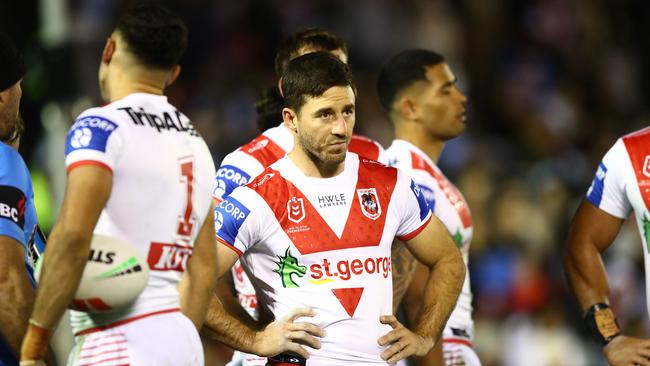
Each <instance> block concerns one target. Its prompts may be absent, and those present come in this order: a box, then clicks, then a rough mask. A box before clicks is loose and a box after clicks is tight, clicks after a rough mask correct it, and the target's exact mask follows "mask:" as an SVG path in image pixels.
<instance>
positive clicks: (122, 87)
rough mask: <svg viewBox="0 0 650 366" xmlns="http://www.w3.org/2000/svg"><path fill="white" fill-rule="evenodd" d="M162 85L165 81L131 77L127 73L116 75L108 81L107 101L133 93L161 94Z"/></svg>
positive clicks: (162, 90)
mask: <svg viewBox="0 0 650 366" xmlns="http://www.w3.org/2000/svg"><path fill="white" fill-rule="evenodd" d="M164 85H165V83H164V82H163V81H159V80H153V79H139V78H133V77H130V75H127V74H121V75H116V77H115V78H114V79H113V80H111V83H110V87H111V89H110V92H109V95H110V101H109V102H114V101H116V100H120V99H122V98H124V97H126V96H128V95H131V94H133V93H146V94H154V95H163V92H164Z"/></svg>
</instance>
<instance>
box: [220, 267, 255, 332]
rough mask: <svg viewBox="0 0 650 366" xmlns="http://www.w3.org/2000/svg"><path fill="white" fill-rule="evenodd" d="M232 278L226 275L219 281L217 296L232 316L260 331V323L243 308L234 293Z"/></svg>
mask: <svg viewBox="0 0 650 366" xmlns="http://www.w3.org/2000/svg"><path fill="white" fill-rule="evenodd" d="M232 287H233V285H232V276H230V275H228V274H226V275H224V276H222V277H221V278H220V279H219V280H218V281H217V287H216V290H215V292H216V294H217V296H218V297H219V300H220V301H221V305H222V306H223V307H224V309H225V310H226V311H227V312H228V313H229V314H230V315H232V316H234V317H235V318H236V319H237V320H239V321H240V322H242V323H244V324H246V326H248V327H249V328H251V329H258V327H259V326H260V325H259V322H258V321H256V320H255V319H253V317H251V316H250V314H248V312H247V311H246V309H244V308H243V307H242V305H241V304H240V303H239V299H238V298H237V294H235V293H233V288H232Z"/></svg>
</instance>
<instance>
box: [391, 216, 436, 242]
mask: <svg viewBox="0 0 650 366" xmlns="http://www.w3.org/2000/svg"><path fill="white" fill-rule="evenodd" d="M431 217H433V214H432V213H430V214H429V218H428V219H427V220H426V221H425V222H423V223H422V225H420V227H419V228H417V229H415V230H413V231H411V232H410V233H408V234H406V235H402V236H398V237H397V239H399V240H401V241H409V240H411V239H413V238H415V237H416V236H418V234H419V233H420V232H422V230H424V228H425V227H427V224H428V223H429V221H431Z"/></svg>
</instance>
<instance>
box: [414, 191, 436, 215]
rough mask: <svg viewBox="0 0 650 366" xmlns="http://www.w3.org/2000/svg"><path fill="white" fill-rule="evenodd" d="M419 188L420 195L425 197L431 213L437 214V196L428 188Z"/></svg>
mask: <svg viewBox="0 0 650 366" xmlns="http://www.w3.org/2000/svg"><path fill="white" fill-rule="evenodd" d="M418 187H419V188H420V193H421V194H422V195H423V196H424V200H425V201H426V202H427V204H428V205H429V209H430V210H431V212H435V210H436V194H435V192H433V190H431V189H430V188H429V187H427V186H423V185H420V184H418Z"/></svg>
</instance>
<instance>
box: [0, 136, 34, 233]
mask: <svg viewBox="0 0 650 366" xmlns="http://www.w3.org/2000/svg"><path fill="white" fill-rule="evenodd" d="M0 145H4V144H2V143H0ZM30 195H31V181H30V178H29V171H28V170H27V166H26V165H25V162H24V161H23V160H22V158H21V157H20V155H19V154H18V152H16V151H15V150H13V149H12V148H10V147H8V146H7V145H4V146H2V147H0V235H6V236H9V237H11V238H13V239H15V240H17V241H18V242H20V243H21V244H26V238H25V208H26V207H27V201H28V199H29V196H30Z"/></svg>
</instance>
